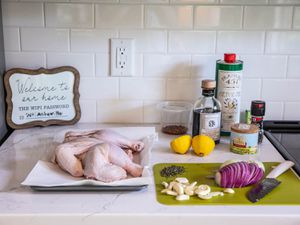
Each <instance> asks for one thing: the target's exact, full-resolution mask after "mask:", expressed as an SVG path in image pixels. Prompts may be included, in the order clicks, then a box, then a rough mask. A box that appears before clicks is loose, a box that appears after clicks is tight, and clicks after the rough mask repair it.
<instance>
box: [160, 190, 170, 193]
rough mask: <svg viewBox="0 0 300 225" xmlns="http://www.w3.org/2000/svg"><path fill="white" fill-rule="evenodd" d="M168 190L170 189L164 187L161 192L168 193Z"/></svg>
mask: <svg viewBox="0 0 300 225" xmlns="http://www.w3.org/2000/svg"><path fill="white" fill-rule="evenodd" d="M167 191H169V189H163V190H161V192H160V193H167Z"/></svg>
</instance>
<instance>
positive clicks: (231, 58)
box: [224, 53, 236, 63]
mask: <svg viewBox="0 0 300 225" xmlns="http://www.w3.org/2000/svg"><path fill="white" fill-rule="evenodd" d="M224 61H225V62H227V63H234V62H235V61H236V54H235V53H225V54H224Z"/></svg>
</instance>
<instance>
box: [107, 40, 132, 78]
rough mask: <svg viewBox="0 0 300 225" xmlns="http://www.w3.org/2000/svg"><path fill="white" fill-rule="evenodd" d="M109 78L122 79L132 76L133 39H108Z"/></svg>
mask: <svg viewBox="0 0 300 225" xmlns="http://www.w3.org/2000/svg"><path fill="white" fill-rule="evenodd" d="M110 40H111V42H110V73H111V76H117V77H123V76H133V74H134V55H135V49H134V39H127V38H122V39H120V38H112V39H110Z"/></svg>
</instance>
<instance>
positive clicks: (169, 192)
mask: <svg viewBox="0 0 300 225" xmlns="http://www.w3.org/2000/svg"><path fill="white" fill-rule="evenodd" d="M166 194H167V195H172V196H177V195H178V194H177V192H175V191H171V190H167V191H166Z"/></svg>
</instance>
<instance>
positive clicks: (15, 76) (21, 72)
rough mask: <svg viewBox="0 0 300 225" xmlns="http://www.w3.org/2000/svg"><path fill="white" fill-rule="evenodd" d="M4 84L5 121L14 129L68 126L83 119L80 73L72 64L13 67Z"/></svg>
mask: <svg viewBox="0 0 300 225" xmlns="http://www.w3.org/2000/svg"><path fill="white" fill-rule="evenodd" d="M4 85H5V88H6V92H7V97H6V102H7V115H6V120H7V123H8V125H9V126H10V127H12V128H14V129H21V128H28V127H33V126H48V125H53V124H58V125H69V124H74V123H76V122H77V121H78V120H79V119H80V106H79V91H78V87H79V72H78V71H77V70H76V69H75V68H73V67H70V66H64V67H59V68H54V69H44V68H40V69H38V70H28V69H20V68H16V69H11V70H9V71H7V72H6V73H5V76H4Z"/></svg>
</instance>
